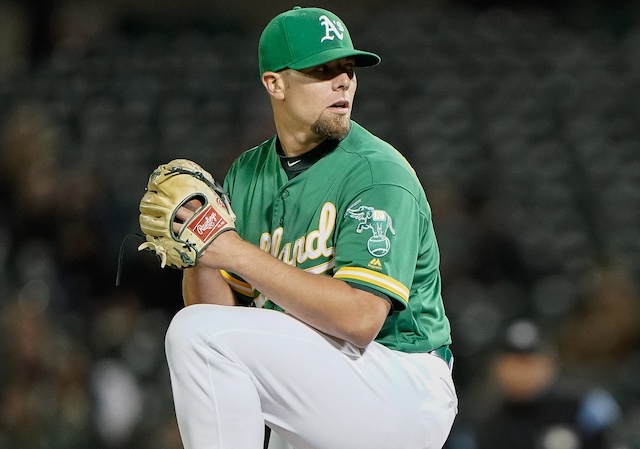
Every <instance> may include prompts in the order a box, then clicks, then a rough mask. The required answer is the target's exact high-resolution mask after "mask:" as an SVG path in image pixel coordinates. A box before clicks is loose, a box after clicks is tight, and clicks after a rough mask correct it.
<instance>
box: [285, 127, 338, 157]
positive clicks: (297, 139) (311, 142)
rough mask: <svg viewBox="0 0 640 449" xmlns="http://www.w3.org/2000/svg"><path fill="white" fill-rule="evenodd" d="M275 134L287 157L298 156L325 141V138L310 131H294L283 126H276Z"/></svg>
mask: <svg viewBox="0 0 640 449" xmlns="http://www.w3.org/2000/svg"><path fill="white" fill-rule="evenodd" d="M276 132H277V134H278V139H280V145H282V151H283V152H284V155H285V156H287V157H294V156H299V155H301V154H304V153H306V152H308V151H309V150H312V149H314V148H315V147H317V146H318V145H320V144H321V143H322V142H324V141H325V140H326V137H324V136H319V135H317V134H314V133H312V132H311V131H306V132H305V131H295V130H290V129H287V128H286V127H284V126H277V125H276Z"/></svg>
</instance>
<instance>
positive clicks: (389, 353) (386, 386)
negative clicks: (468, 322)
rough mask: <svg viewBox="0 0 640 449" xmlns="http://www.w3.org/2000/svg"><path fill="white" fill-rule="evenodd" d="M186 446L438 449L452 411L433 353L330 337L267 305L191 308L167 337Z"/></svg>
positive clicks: (446, 376)
mask: <svg viewBox="0 0 640 449" xmlns="http://www.w3.org/2000/svg"><path fill="white" fill-rule="evenodd" d="M166 353H167V360H168V364H169V370H170V373H171V384H172V390H173V397H174V404H175V410H176V416H177V419H178V426H179V429H180V434H181V436H182V441H183V444H184V447H185V449H262V445H263V436H264V424H265V423H266V424H267V425H269V427H271V428H272V429H273V430H274V431H275V432H277V433H278V434H279V435H280V436H281V437H282V438H284V439H285V440H286V441H287V442H288V443H289V444H291V445H292V446H293V447H294V448H296V449H440V448H441V447H442V446H443V445H444V442H445V440H446V438H447V436H448V434H449V432H450V429H451V426H452V424H453V420H454V418H455V415H456V413H457V406H458V400H457V397H456V392H455V388H454V385H453V380H452V378H451V372H450V369H449V367H448V366H447V364H446V363H445V362H444V361H443V360H442V359H440V358H438V357H437V356H435V355H431V354H426V353H421V354H407V353H402V352H398V351H393V350H390V349H388V348H386V347H384V346H382V345H380V344H378V343H375V342H374V343H371V344H370V345H369V346H368V347H367V348H366V349H361V348H357V347H356V346H354V345H351V344H349V343H345V342H343V341H341V340H337V339H334V338H332V337H329V336H327V335H325V334H322V333H320V332H318V331H317V330H315V329H313V328H311V327H309V326H307V325H306V324H304V323H302V322H301V321H299V320H297V319H296V318H294V317H292V316H290V315H288V314H285V313H282V312H277V311H273V310H267V309H260V308H249V307H229V306H217V305H209V304H197V305H192V306H189V307H185V308H184V309H182V310H180V311H179V312H178V313H177V314H176V316H175V317H174V318H173V320H172V322H171V325H170V326H169V329H168V331H167V336H166Z"/></svg>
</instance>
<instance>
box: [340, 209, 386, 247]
mask: <svg viewBox="0 0 640 449" xmlns="http://www.w3.org/2000/svg"><path fill="white" fill-rule="evenodd" d="M360 202H361V200H358V201H356V202H355V203H353V204H352V205H351V206H350V207H349V208H348V209H347V212H345V214H344V215H345V217H349V218H353V219H354V220H356V221H358V227H357V228H356V232H357V233H358V234H360V233H362V231H364V230H365V229H369V230H371V232H372V233H373V235H372V236H371V238H370V239H369V240H368V241H367V249H368V250H369V253H370V254H371V255H372V256H375V257H382V256H384V255H386V254H387V253H388V252H389V249H391V242H390V241H389V238H388V237H387V232H391V234H392V235H396V231H395V229H393V221H392V220H391V216H390V215H389V214H388V213H387V212H386V211H384V210H380V209H374V208H373V207H369V206H363V205H361V204H360Z"/></svg>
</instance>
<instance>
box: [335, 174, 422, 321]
mask: <svg viewBox="0 0 640 449" xmlns="http://www.w3.org/2000/svg"><path fill="white" fill-rule="evenodd" d="M427 218H428V217H425V216H424V215H423V214H421V213H420V209H419V204H418V201H417V199H416V198H415V196H414V195H413V194H411V192H409V191H407V190H406V189H404V188H402V187H399V186H393V185H376V186H373V187H371V188H369V189H367V190H364V191H362V192H361V193H360V194H358V195H356V196H355V197H354V198H353V199H352V200H351V202H350V203H348V204H347V205H345V207H344V209H343V210H341V211H340V212H339V215H338V217H337V220H336V222H337V223H336V225H337V233H336V267H335V270H334V277H335V278H337V279H341V280H344V281H346V282H349V283H352V284H359V285H362V286H363V287H367V288H369V289H373V290H376V291H378V292H380V293H382V294H383V295H386V296H388V297H389V298H391V299H392V305H393V307H394V310H404V309H405V308H406V306H407V303H408V301H409V295H410V289H411V285H412V283H413V278H414V273H415V270H416V261H417V259H418V252H419V251H420V247H421V241H422V236H421V230H423V229H424V222H425V220H427Z"/></svg>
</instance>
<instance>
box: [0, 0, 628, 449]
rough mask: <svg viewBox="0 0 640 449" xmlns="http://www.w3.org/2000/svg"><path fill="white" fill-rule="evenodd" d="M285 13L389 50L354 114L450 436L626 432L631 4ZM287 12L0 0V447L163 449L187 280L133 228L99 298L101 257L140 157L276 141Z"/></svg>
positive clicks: (219, 156) (619, 442)
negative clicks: (374, 142)
mask: <svg viewBox="0 0 640 449" xmlns="http://www.w3.org/2000/svg"><path fill="white" fill-rule="evenodd" d="M297 4H300V5H303V6H322V7H326V8H328V9H332V10H333V11H334V12H336V13H337V14H338V15H339V16H340V17H341V18H342V19H343V20H344V21H345V22H346V24H347V25H348V27H349V29H350V32H351V35H352V38H353V40H354V42H355V44H356V46H358V47H361V48H364V49H370V50H371V51H374V52H376V53H378V54H379V55H381V57H382V59H383V63H382V64H381V65H380V66H378V67H376V68H373V69H362V70H360V72H358V77H359V92H358V95H357V101H356V103H355V112H354V118H355V119H356V120H357V121H359V122H360V123H362V124H363V125H365V126H366V127H367V128H369V129H370V130H371V131H372V132H374V133H376V134H378V135H379V136H380V137H382V138H384V139H386V140H387V141H389V142H390V143H392V144H393V145H394V146H396V148H398V149H399V150H400V151H401V152H402V153H403V154H404V155H405V156H406V157H407V159H408V160H409V161H410V162H411V163H412V164H413V166H414V168H415V169H416V171H417V173H418V176H419V177H420V179H421V180H422V182H423V184H424V186H425V189H426V192H427V196H428V198H429V201H430V203H431V205H432V208H433V217H434V223H435V227H436V232H437V235H438V238H439V244H440V247H441V252H442V276H443V294H444V299H445V305H446V307H447V311H448V314H449V316H450V319H451V321H452V325H453V338H454V343H453V352H454V354H455V357H456V359H455V370H454V377H455V378H456V381H457V385H458V389H459V396H460V415H459V418H458V420H457V421H456V424H455V426H454V429H453V431H452V434H451V437H450V439H449V442H448V443H447V448H448V449H485V448H486V449H499V448H501V447H504V448H505V449H506V448H512V449H516V448H529V447H531V448H532V449H581V448H582V449H589V448H592V449H597V448H615V449H626V448H628V449H632V448H640V382H639V379H640V347H639V345H638V343H639V337H640V312H639V308H640V298H639V292H638V282H639V280H640V5H639V4H638V2H632V1H608V2H604V1H580V2H578V1H565V2H563V1H559V2H555V1H520V2H515V1H514V2H509V1H506V0H505V1H489V0H487V1H483V2H472V1H450V2H448V1H399V2H387V1H382V0H351V1H350V2H337V1H323V2H318V3H315V4H311V3H310V2H307V1H299V2H297ZM292 6H294V3H290V2H284V1H271V2H257V1H249V0H235V1H234V2H223V1H213V0H212V1H207V2H205V1H195V0H190V1H187V0H183V1H179V2H175V1H174V2H171V1H162V0H140V1H137V2H131V1H127V0H111V1H106V0H103V1H98V0H95V1H62V0H39V1H38V0H31V1H26V0H25V1H10V0H9V1H8V0H0V167H1V168H2V171H1V173H2V176H0V353H1V356H0V357H1V358H0V448H3V449H5V448H8V449H27V448H29V449H31V448H34V449H36V448H37V449H41V448H42V449H58V448H60V449H62V448H85V447H86V448H88V447H92V448H98V449H100V448H104V449H146V448H149V449H151V448H153V449H179V448H181V444H180V440H179V436H178V434H177V428H176V424H175V417H174V414H173V405H172V401H171V392H170V385H169V380H168V373H167V369H166V365H165V360H164V349H163V338H164V331H165V329H166V327H167V325H168V323H169V320H170V319H171V316H172V314H173V313H175V311H177V310H178V309H179V308H180V307H181V297H180V285H179V284H180V273H179V272H177V271H174V270H168V269H165V270H161V269H160V268H159V267H158V263H157V261H156V260H155V259H154V258H153V257H152V256H151V255H150V254H149V253H146V252H145V253H137V252H136V250H135V248H136V246H137V244H138V241H136V240H135V239H132V240H130V241H128V242H127V243H125V244H124V246H123V250H124V251H123V255H124V257H123V268H122V278H121V285H120V287H118V288H116V287H115V278H116V267H117V261H118V250H119V248H120V246H121V243H122V242H123V239H124V237H125V235H127V234H131V233H139V229H138V226H137V214H138V213H137V205H138V202H139V200H140V198H141V196H142V194H143V191H144V187H145V184H146V180H147V176H148V174H149V173H150V172H151V171H152V170H153V169H154V168H155V167H156V166H157V165H159V164H160V163H163V162H166V161H167V160H170V159H173V158H176V157H186V158H191V159H194V160H196V161H197V162H199V163H200V164H202V165H203V166H205V167H206V168H207V169H208V170H209V171H211V173H212V174H213V175H214V176H215V177H216V178H218V179H222V178H223V177H224V175H225V173H226V170H227V168H228V167H229V165H230V163H231V162H232V160H233V159H234V158H235V157H236V156H237V155H239V154H240V152H241V151H243V150H245V149H248V148H249V147H252V146H254V145H256V144H257V143H259V142H261V141H262V140H264V139H266V138H267V137H269V136H270V135H271V134H272V133H273V132H274V129H273V124H272V121H271V116H270V109H269V104H268V100H267V96H266V94H265V93H264V92H263V90H262V89H263V88H262V86H261V84H260V82H259V78H258V69H257V57H256V51H257V40H258V36H259V33H260V31H261V30H262V28H263V27H264V25H265V24H266V23H267V22H268V20H270V18H271V17H273V16H274V15H275V14H277V13H279V12H282V11H284V10H286V9H289V8H291V7H292ZM487 433H489V435H487ZM346 447H348V446H345V448H346ZM238 449H244V448H238ZM336 449H340V448H336ZM389 449H394V448H389Z"/></svg>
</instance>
